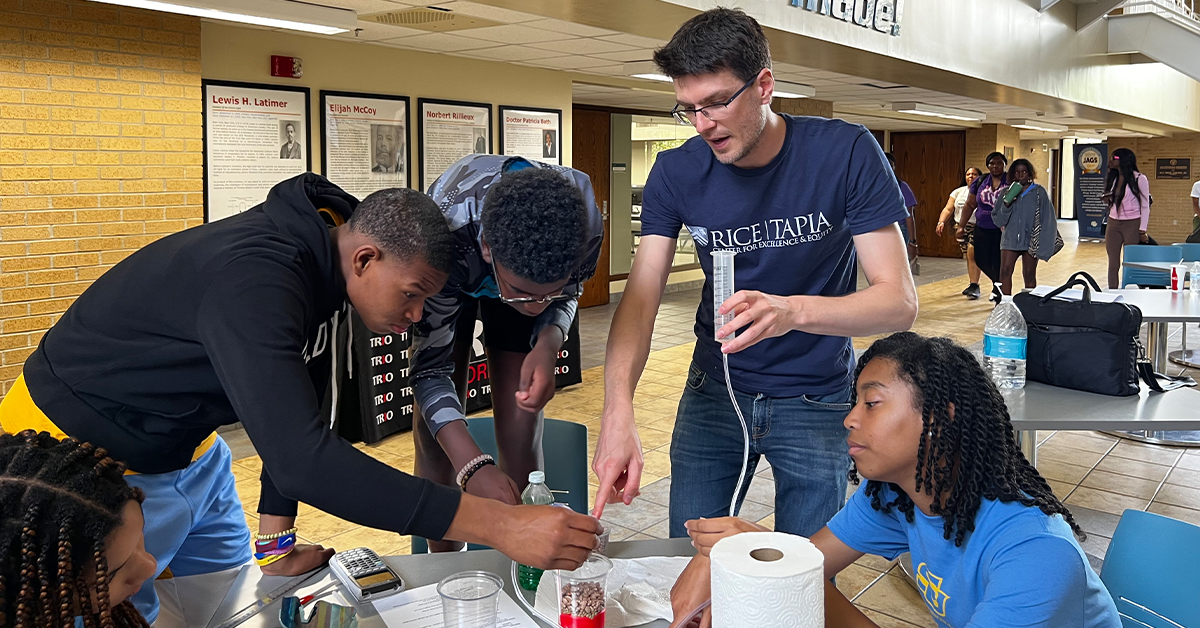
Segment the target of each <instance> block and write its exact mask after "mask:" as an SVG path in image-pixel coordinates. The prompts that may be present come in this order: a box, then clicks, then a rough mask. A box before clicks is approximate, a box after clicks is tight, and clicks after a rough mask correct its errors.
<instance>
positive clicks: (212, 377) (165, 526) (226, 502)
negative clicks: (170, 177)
mask: <svg viewBox="0 0 1200 628" xmlns="http://www.w3.org/2000/svg"><path fill="white" fill-rule="evenodd" d="M356 206H357V210H356ZM347 221H348V222H347ZM343 223H345V224H343ZM333 225H339V226H336V227H333ZM451 247H452V242H451V240H450V235H449V232H448V231H447V229H446V226H445V221H444V219H443V218H442V215H441V212H440V211H439V210H438V208H437V206H436V205H435V204H434V203H433V201H432V200H430V199H429V198H428V197H426V196H425V195H423V194H421V193H419V192H416V191H414V190H400V189H396V190H384V191H381V192H377V193H375V194H373V195H371V196H369V197H367V199H365V200H364V201H363V203H362V204H361V205H359V204H358V201H357V200H356V199H354V197H352V196H350V195H348V194H346V193H345V192H343V191H342V190H341V189H339V188H338V187H337V186H335V185H333V184H332V183H330V182H329V181H327V180H325V179H324V178H323V177H320V176H318V175H314V174H303V175H300V176H298V177H296V178H293V179H290V180H288V181H284V182H282V183H280V184H279V185H277V186H275V188H273V189H272V190H271V191H270V193H269V194H268V196H267V199H266V201H265V202H264V203H263V204H262V205H259V206H257V207H255V208H253V209H251V210H249V211H247V212H245V213H242V214H239V215H237V216H234V217H231V218H227V219H225V220H221V221H217V222H214V223H209V224H206V225H202V226H200V227H196V228H193V229H188V230H186V231H183V232H180V233H177V234H174V235H171V236H167V237H165V238H163V239H162V240H159V241H157V242H155V243H153V244H150V245H148V246H146V247H145V248H143V249H142V250H140V251H138V252H137V253H134V254H133V255H131V256H130V257H129V258H127V259H126V260H124V261H122V262H121V263H119V264H117V265H116V266H115V267H113V268H112V269H111V270H109V271H108V272H107V273H105V274H104V275H103V276H102V277H101V278H100V279H98V280H97V281H96V282H95V283H94V284H93V285H92V286H91V287H89V288H88V290H87V291H85V292H84V293H83V294H82V295H81V296H80V297H79V299H78V300H77V301H76V302H75V303H74V304H73V305H72V306H71V308H70V309H69V310H68V311H67V312H66V314H64V316H63V318H62V319H61V320H60V321H59V322H58V323H56V324H55V325H54V326H53V327H52V328H51V329H50V331H48V332H47V333H46V335H45V337H44V338H43V339H42V341H41V343H40V345H39V346H38V348H37V350H36V351H35V352H34V353H33V354H32V355H31V356H30V357H29V359H28V360H27V361H26V364H25V367H24V373H23V375H22V378H21V380H19V381H18V383H17V385H16V386H14V388H13V391H12V392H10V394H9V395H8V396H6V398H5V400H4V403H3V405H0V424H2V425H3V427H4V429H5V430H6V431H9V432H16V431H20V430H21V429H26V428H30V427H32V428H35V429H43V430H46V431H50V432H51V433H53V434H55V435H56V436H59V437H62V436H71V437H74V438H77V439H80V440H84V441H88V442H91V443H93V444H95V445H97V446H99V447H104V448H105V449H107V450H108V451H109V453H110V455H111V456H112V457H113V458H116V459H119V460H122V461H124V462H126V463H127V464H128V465H129V468H130V469H131V471H133V472H136V473H137V474H138V475H131V476H130V477H129V480H130V483H131V484H135V485H139V486H141V487H142V488H143V490H145V491H146V493H147V499H146V502H145V506H144V510H145V517H146V545H147V549H148V551H150V552H151V554H154V555H155V557H156V559H157V560H158V571H159V572H161V571H162V570H163V569H165V568H166V567H167V566H168V565H169V566H171V567H172V571H173V572H174V573H175V574H176V575H192V574H195V573H208V572H212V571H218V570H221V569H225V568H228V567H231V566H236V565H238V564H241V563H244V562H245V561H246V560H248V559H249V543H248V541H249V533H248V530H247V528H246V524H245V520H244V518H243V517H242V515H241V506H240V503H238V502H237V494H236V492H235V491H234V478H233V475H232V472H231V470H230V467H229V457H230V456H229V452H228V447H226V446H225V444H224V443H223V442H221V440H220V438H219V437H214V430H215V429H216V428H217V427H219V426H221V425H228V424H231V423H235V422H237V421H239V420H240V421H241V422H242V424H243V425H244V426H245V428H246V433H247V434H248V435H249V437H250V439H251V441H253V443H254V445H255V448H256V449H257V450H258V453H259V455H260V456H261V457H262V461H263V474H262V495H261V499H260V502H259V509H258V510H259V513H261V514H262V515H264V517H263V530H262V531H263V532H272V530H270V529H268V527H269V526H268V525H267V523H268V521H269V520H270V519H271V516H278V517H291V516H294V515H295V514H296V501H295V500H301V501H304V502H305V503H308V504H311V505H313V506H315V507H317V508H319V509H321V510H324V511H326V512H329V513H331V514H334V515H336V516H338V517H341V518H344V519H347V520H350V521H353V522H355V523H358V524H362V525H366V526H370V527H373V528H380V529H385V530H392V531H395V532H398V533H400V534H417V535H421V536H424V537H428V538H432V539H440V538H443V537H445V538H449V539H454V540H462V541H471V542H479V543H485V544H488V545H491V546H493V547H496V548H498V549H500V550H501V551H505V552H506V553H508V554H509V555H511V556H512V557H513V558H515V559H518V560H520V562H522V563H525V564H532V565H536V566H539V567H545V568H563V567H566V568H572V569H573V568H574V567H575V566H577V565H578V564H579V563H580V562H582V560H583V559H584V558H586V556H587V553H588V551H589V550H590V549H591V548H592V547H593V546H594V543H595V537H594V535H595V534H596V533H598V532H599V528H598V524H596V523H595V522H594V520H592V519H590V518H588V517H585V516H583V515H576V514H574V513H570V512H568V511H566V510H565V509H557V508H548V507H547V508H529V507H521V508H518V507H512V506H505V505H503V504H500V503H499V502H492V501H489V500H483V499H479V498H475V497H472V496H464V495H461V494H460V493H459V491H457V490H454V489H451V488H447V487H444V486H438V485H436V484H434V483H432V482H429V481H428V480H423V479H418V478H414V477H412V476H410V475H407V474H405V473H402V472H400V471H397V470H395V469H392V468H391V467H389V466H387V465H385V464H383V463H381V462H378V461H376V460H374V459H373V458H371V457H369V456H367V455H366V454H364V453H362V452H360V451H358V450H356V449H355V448H354V447H353V446H351V445H350V444H349V443H348V442H346V441H344V440H342V439H340V438H338V437H337V435H336V434H334V433H332V432H330V431H329V430H328V429H327V426H326V424H325V422H324V421H323V420H322V417H320V416H318V415H319V413H320V405H321V398H322V397H323V395H324V392H325V390H326V386H327V384H328V382H329V381H330V373H331V370H332V369H333V368H334V367H335V366H336V364H337V363H338V362H339V361H340V360H344V359H345V357H344V356H345V348H344V347H335V346H334V345H335V344H336V343H335V342H334V341H332V340H331V339H335V338H336V337H337V334H336V327H337V325H338V323H339V321H344V320H345V318H346V316H347V314H348V310H347V303H349V304H352V305H353V306H354V308H355V310H356V311H357V312H358V313H359V315H360V316H361V317H362V319H363V322H364V323H365V324H366V326H367V327H368V328H369V329H371V330H372V331H375V332H377V333H397V332H400V331H403V330H404V329H405V328H407V327H408V325H410V324H411V323H412V322H415V321H417V320H419V319H420V317H421V310H422V307H423V304H424V301H425V299H426V298H427V297H429V296H431V295H433V294H436V293H437V292H438V290H440V289H441V287H442V284H443V283H444V282H445V280H446V277H447V271H448V270H449V265H450V263H451V260H452V256H453V251H452V248H451ZM339 354H341V355H339ZM535 532H536V533H535ZM189 540H190V541H191V542H190V543H189ZM331 552H332V550H324V549H323V548H320V547H318V546H307V547H300V546H298V547H297V548H296V549H295V550H293V552H292V554H290V555H288V556H287V557H286V559H284V560H280V561H279V562H276V563H274V564H272V565H271V566H270V568H269V569H267V571H268V572H270V573H276V574H292V573H302V572H304V571H307V570H309V569H311V568H313V567H315V566H316V565H318V564H321V563H323V562H324V561H325V560H327V559H328V557H329V555H330V553H331ZM134 601H135V603H136V604H137V605H138V606H139V610H140V611H141V612H142V614H143V615H144V616H145V617H146V618H147V619H148V620H150V621H153V620H154V618H155V617H156V615H157V610H158V609H157V600H156V599H155V597H154V595H153V580H151V581H150V582H149V584H148V585H147V586H146V587H145V588H143V590H142V591H141V592H140V593H139V594H138V596H136V597H135V599H134Z"/></svg>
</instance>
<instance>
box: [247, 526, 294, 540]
mask: <svg viewBox="0 0 1200 628" xmlns="http://www.w3.org/2000/svg"><path fill="white" fill-rule="evenodd" d="M296 531H297V530H296V528H295V526H293V527H292V528H291V529H290V530H284V531H283V532H275V533H273V534H255V535H254V539H255V540H256V541H270V540H272V539H279V538H283V537H285V536H287V535H289V534H295V533H296Z"/></svg>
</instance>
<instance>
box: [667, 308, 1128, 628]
mask: <svg viewBox="0 0 1200 628" xmlns="http://www.w3.org/2000/svg"><path fill="white" fill-rule="evenodd" d="M845 425H846V427H847V428H848V429H849V430H850V436H849V438H847V443H848V444H849V446H850V456H851V458H853V459H854V467H853V468H852V469H851V472H850V476H851V480H852V481H855V482H857V481H858V479H859V477H860V476H861V477H863V478H866V479H867V480H868V481H867V484H866V486H864V487H863V488H861V489H860V490H859V491H858V492H856V493H855V494H854V496H852V497H851V498H850V501H849V503H847V504H846V507H845V508H843V509H842V510H841V511H840V512H839V513H838V514H837V515H835V516H834V518H833V519H832V520H831V521H830V522H829V524H828V525H827V526H826V527H825V528H824V529H822V530H821V531H819V532H817V533H816V534H815V535H813V537H812V542H813V544H815V545H816V546H817V548H818V549H820V550H821V552H822V553H824V555H825V575H826V576H828V577H831V578H832V577H833V576H835V575H837V574H838V572H840V571H841V570H843V569H845V568H846V567H847V566H848V565H850V564H851V563H853V562H854V561H855V560H857V559H858V558H859V557H861V556H862V555H863V554H876V555H879V556H883V557H884V558H888V559H893V558H896V557H897V556H899V555H900V554H902V553H904V552H910V553H911V555H912V564H913V569H914V571H915V578H916V584H917V589H918V590H919V591H920V593H921V597H922V598H923V599H924V601H925V605H926V606H927V607H928V608H929V611H930V613H931V615H932V617H933V621H934V623H935V624H936V625H937V626H939V627H947V628H1001V627H1005V628H1007V627H1010V626H1025V627H1029V626H1037V627H1043V628H1051V627H1058V626H1077V627H1082V628H1120V626H1121V621H1120V619H1119V617H1118V615H1117V609H1116V607H1115V606H1114V604H1113V600H1112V597H1111V596H1109V594H1108V591H1107V590H1105V588H1104V585H1103V584H1102V583H1101V582H1100V578H1099V577H1098V576H1097V575H1096V573H1095V572H1094V571H1093V570H1092V568H1091V566H1090V565H1089V564H1088V561H1087V557H1086V556H1085V555H1084V553H1083V550H1082V549H1081V548H1080V547H1079V543H1078V542H1077V541H1076V540H1075V536H1079V537H1080V538H1083V536H1084V535H1083V532H1082V530H1080V529H1079V526H1077V525H1076V524H1075V521H1074V519H1073V518H1072V517H1071V513H1070V512H1068V511H1067V508H1066V507H1065V506H1063V504H1062V502H1061V501H1059V499H1058V498H1057V497H1055V496H1054V493H1053V492H1051V490H1050V486H1049V485H1048V484H1047V483H1046V481H1045V480H1044V479H1042V477H1041V476H1040V475H1038V472H1037V470H1036V469H1034V468H1033V465H1031V464H1029V463H1028V462H1027V461H1026V460H1025V457H1024V456H1023V455H1022V454H1021V451H1020V448H1019V447H1018V445H1017V442H1016V439H1014V438H1013V427H1012V423H1011V422H1010V421H1009V417H1008V410H1007V408H1006V407H1005V405H1004V399H1003V398H1002V397H1001V396H1000V393H999V391H998V390H997V389H996V386H995V385H994V384H993V383H992V381H991V379H989V378H988V377H987V375H986V374H985V373H984V371H983V368H982V367H981V366H980V364H979V362H978V360H976V358H975V356H974V355H972V354H971V352H970V351H968V350H966V349H965V348H963V347H961V346H959V345H957V344H955V343H954V342H953V341H951V340H949V339H946V338H924V337H922V336H919V335H917V334H914V333H911V332H903V333H899V334H894V335H892V336H889V337H887V338H884V339H883V340H880V341H878V342H876V343H875V344H874V345H872V346H871V348H870V349H868V350H867V352H866V353H865V354H863V356H862V359H861V360H860V361H859V365H858V372H857V374H856V377H855V403H854V408H853V409H852V410H851V411H850V414H849V415H848V416H847V417H846V420H845ZM687 527H688V531H689V533H690V534H691V536H692V540H693V544H694V545H695V546H696V548H697V549H698V550H699V552H700V554H699V555H697V557H696V558H695V559H693V561H692V564H690V565H689V566H688V568H687V569H686V570H685V571H684V573H683V575H681V576H680V578H679V581H678V582H677V583H676V585H675V588H674V590H673V591H672V596H671V601H672V605H673V606H674V609H675V615H676V617H685V616H686V615H687V614H689V613H690V611H691V610H692V609H694V608H696V607H697V606H699V605H700V604H701V603H702V602H704V600H706V599H708V597H709V596H710V590H709V584H708V583H709V573H708V572H709V569H708V567H709V565H708V559H707V555H708V550H709V549H710V548H711V547H712V546H713V544H715V543H716V542H717V541H718V540H720V539H721V538H724V537H726V536H731V535H733V534H738V533H740V532H746V531H751V530H762V529H763V528H761V527H760V526H757V525H756V524H753V523H749V522H746V521H742V520H741V519H736V518H732V517H729V518H724V519H707V520H698V521H689V522H688V523H687ZM825 618H826V625H827V626H864V627H868V626H874V625H875V624H874V623H872V622H871V620H870V619H869V618H867V617H866V616H865V615H863V614H862V613H861V612H860V611H859V610H858V609H857V608H856V607H855V606H854V605H853V604H851V603H850V602H849V601H848V600H847V599H846V597H845V596H843V595H842V594H841V593H840V592H839V591H838V589H837V588H836V587H834V586H833V584H832V583H827V584H826V587H825ZM707 619H708V618H707V616H706V617H705V621H707ZM705 625H707V624H705Z"/></svg>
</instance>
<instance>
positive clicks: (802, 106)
mask: <svg viewBox="0 0 1200 628" xmlns="http://www.w3.org/2000/svg"><path fill="white" fill-rule="evenodd" d="M771 109H772V110H773V111H777V112H779V113H789V114H791V115H793V116H819V117H822V118H832V117H833V103H832V102H830V101H828V100H817V99H815V98H776V99H774V100H772V101H771Z"/></svg>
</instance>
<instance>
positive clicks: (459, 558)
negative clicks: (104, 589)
mask: <svg viewBox="0 0 1200 628" xmlns="http://www.w3.org/2000/svg"><path fill="white" fill-rule="evenodd" d="M339 549H351V548H339ZM695 553H696V549H695V548H693V547H692V544H691V540H690V539H686V538H682V539H668V540H659V539H655V540H653V541H624V542H614V543H610V544H609V546H608V552H607V555H608V556H609V558H641V557H644V556H692V555H693V554H695ZM383 560H384V561H385V562H387V564H388V565H390V566H391V567H392V568H393V569H395V570H396V573H398V574H400V577H401V578H403V579H404V584H405V588H406V589H415V588H418V587H423V586H425V585H427V584H434V583H437V582H440V581H441V580H442V578H445V577H446V576H449V575H451V574H455V573H458V572H460V571H470V570H482V571H489V572H492V573H494V574H496V575H498V576H500V577H501V578H502V579H503V580H504V590H505V591H507V592H508V594H509V595H514V594H515V591H514V588H513V583H511V582H509V578H510V571H511V566H512V561H510V560H509V559H508V558H507V557H505V556H504V555H503V554H501V553H500V552H497V551H496V550H476V551H471V552H450V553H446V554H421V555H416V556H385V557H384V558H383ZM325 573H326V575H325V576H324V577H322V578H320V579H313V580H312V581H311V582H309V583H306V584H305V586H303V587H302V588H301V589H299V595H301V596H302V595H304V594H308V593H312V592H313V591H316V590H318V589H320V588H321V587H322V586H324V585H325V584H328V583H330V582H332V581H333V576H331V575H328V571H326V572H325ZM287 581H288V578H284V577H273V576H264V575H262V572H261V571H259V569H258V566H257V565H247V566H245V567H242V572H241V573H240V574H239V575H238V577H237V579H236V580H235V581H234V583H233V586H232V587H230V589H229V593H228V594H226V596H225V599H224V600H223V601H222V602H221V605H220V607H219V608H218V609H217V612H216V614H215V616H214V617H213V620H212V622H211V624H210V625H216V624H219V623H220V622H222V621H224V620H225V619H226V618H228V617H230V616H232V615H233V614H234V613H237V612H238V611H239V610H241V609H242V608H244V607H245V606H246V605H248V604H251V603H253V602H254V600H255V599H257V598H258V597H259V596H261V595H265V594H266V593H268V592H270V591H271V590H272V589H275V588H276V587H279V586H280V585H282V584H284V583H286V582H287ZM340 589H341V587H340V585H339V587H338V590H339V591H338V593H336V594H335V596H334V597H326V598H322V599H323V600H325V601H327V602H332V603H335V604H336V603H340V602H342V601H348V599H349V596H348V595H347V596H345V600H339V599H338V597H337V596H341V595H343V594H342V593H341V592H340ZM526 599H527V600H529V601H530V602H532V601H533V594H532V593H529V594H526ZM354 606H355V608H357V609H358V625H359V627H360V628H385V624H384V623H383V620H382V619H380V617H379V613H377V612H376V611H375V607H374V606H372V605H371V604H362V605H354ZM279 607H280V602H274V603H272V604H270V605H269V606H267V607H266V608H265V609H263V611H262V612H261V613H259V614H258V615H255V616H254V617H251V618H250V619H249V620H247V621H246V622H245V623H243V624H241V626H239V627H238V628H278V626H279ZM534 621H535V622H536V623H537V624H538V625H540V626H545V624H543V623H542V622H540V621H538V620H537V619H536V618H535V619H534ZM645 625H646V626H647V627H648V628H666V626H667V622H665V621H655V622H651V623H649V624H645Z"/></svg>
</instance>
